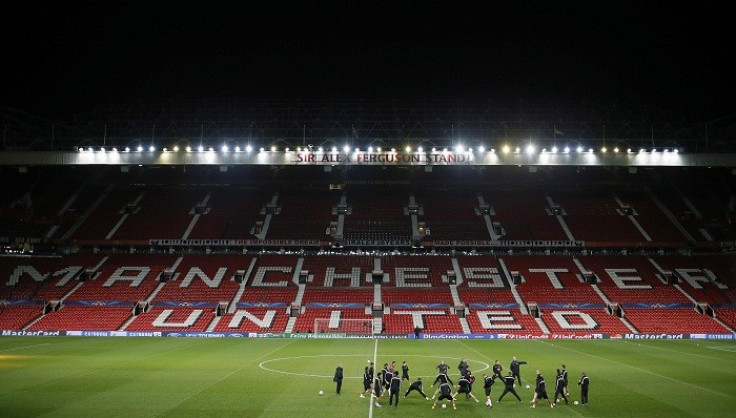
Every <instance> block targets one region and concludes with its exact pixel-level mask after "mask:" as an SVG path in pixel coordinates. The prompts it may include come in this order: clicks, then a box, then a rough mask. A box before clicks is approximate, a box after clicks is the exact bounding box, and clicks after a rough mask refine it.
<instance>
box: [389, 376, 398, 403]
mask: <svg viewBox="0 0 736 418" xmlns="http://www.w3.org/2000/svg"><path fill="white" fill-rule="evenodd" d="M400 391H401V378H400V377H399V375H398V374H394V375H393V377H391V382H390V383H389V384H388V405H389V406H391V405H393V401H394V398H395V399H396V408H398V407H399V392H400Z"/></svg>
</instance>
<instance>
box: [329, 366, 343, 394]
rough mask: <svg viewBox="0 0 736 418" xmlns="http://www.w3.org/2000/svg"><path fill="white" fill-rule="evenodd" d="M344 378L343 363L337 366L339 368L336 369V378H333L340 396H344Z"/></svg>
mask: <svg viewBox="0 0 736 418" xmlns="http://www.w3.org/2000/svg"><path fill="white" fill-rule="evenodd" d="M342 378H343V373H342V363H340V364H338V365H337V368H335V376H334V377H333V378H332V381H333V382H335V383H336V386H337V387H336V393H337V394H338V395H342V393H340V391H341V390H342Z"/></svg>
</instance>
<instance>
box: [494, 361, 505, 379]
mask: <svg viewBox="0 0 736 418" xmlns="http://www.w3.org/2000/svg"><path fill="white" fill-rule="evenodd" d="M502 371H503V366H501V363H499V362H498V360H496V362H495V363H493V375H494V376H497V377H498V378H499V379H503V375H501V372H502Z"/></svg>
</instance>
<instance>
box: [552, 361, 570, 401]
mask: <svg viewBox="0 0 736 418" xmlns="http://www.w3.org/2000/svg"><path fill="white" fill-rule="evenodd" d="M557 372H558V373H557V381H556V383H555V397H554V399H555V403H554V404H555V405H557V400H558V399H560V398H562V399H564V400H565V405H567V395H565V376H563V375H562V372H560V370H559V369H557Z"/></svg>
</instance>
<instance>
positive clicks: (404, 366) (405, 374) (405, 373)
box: [401, 361, 411, 380]
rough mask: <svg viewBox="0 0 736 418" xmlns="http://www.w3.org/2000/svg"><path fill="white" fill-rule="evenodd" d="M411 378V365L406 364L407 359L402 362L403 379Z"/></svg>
mask: <svg viewBox="0 0 736 418" xmlns="http://www.w3.org/2000/svg"><path fill="white" fill-rule="evenodd" d="M404 379H406V380H411V379H409V365H408V364H406V361H404V362H403V363H401V380H404Z"/></svg>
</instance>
